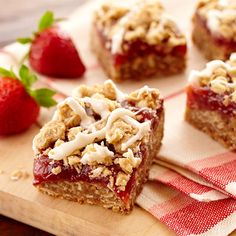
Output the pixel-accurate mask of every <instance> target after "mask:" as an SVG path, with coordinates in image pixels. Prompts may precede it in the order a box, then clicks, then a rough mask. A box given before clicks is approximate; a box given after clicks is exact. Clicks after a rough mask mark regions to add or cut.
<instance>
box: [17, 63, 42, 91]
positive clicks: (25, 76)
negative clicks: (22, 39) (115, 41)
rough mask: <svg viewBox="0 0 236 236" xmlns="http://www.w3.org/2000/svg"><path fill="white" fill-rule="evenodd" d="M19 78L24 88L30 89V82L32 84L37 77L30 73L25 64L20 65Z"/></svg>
mask: <svg viewBox="0 0 236 236" xmlns="http://www.w3.org/2000/svg"><path fill="white" fill-rule="evenodd" d="M19 75H20V80H21V82H22V84H23V85H24V86H25V88H26V89H30V87H31V86H32V84H34V83H35V82H36V81H37V80H38V78H37V76H36V75H35V74H34V73H32V72H31V71H30V70H29V68H28V67H27V66H25V65H22V66H21V68H20V71H19Z"/></svg>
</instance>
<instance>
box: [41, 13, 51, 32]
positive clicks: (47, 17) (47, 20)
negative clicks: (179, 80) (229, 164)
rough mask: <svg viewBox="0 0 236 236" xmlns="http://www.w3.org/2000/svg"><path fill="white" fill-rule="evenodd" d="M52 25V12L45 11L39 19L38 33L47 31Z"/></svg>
mask: <svg viewBox="0 0 236 236" xmlns="http://www.w3.org/2000/svg"><path fill="white" fill-rule="evenodd" d="M53 23H54V15H53V12H51V11H47V12H45V13H44V15H43V16H42V17H41V19H40V21H39V25H38V31H39V32H42V31H43V30H45V29H47V28H48V27H50V26H52V25H53Z"/></svg>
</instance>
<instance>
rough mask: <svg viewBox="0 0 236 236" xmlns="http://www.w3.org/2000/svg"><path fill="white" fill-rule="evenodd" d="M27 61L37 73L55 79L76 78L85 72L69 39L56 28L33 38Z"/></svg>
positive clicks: (51, 28)
mask: <svg viewBox="0 0 236 236" xmlns="http://www.w3.org/2000/svg"><path fill="white" fill-rule="evenodd" d="M29 61H30V65H31V67H32V68H33V69H34V70H35V71H37V72H38V73H40V74H43V75H47V76H52V77H57V78H78V77H81V76H82V75H83V74H84V72H85V66H84V65H83V63H82V61H81V59H80V57H79V54H78V52H77V50H76V48H75V45H74V44H73V42H72V40H71V38H70V37H69V36H68V35H67V34H66V33H65V32H62V30H60V29H59V28H58V27H50V28H48V29H46V30H44V31H42V32H40V33H39V34H38V35H37V36H36V37H35V39H34V40H33V42H32V45H31V49H30V54H29Z"/></svg>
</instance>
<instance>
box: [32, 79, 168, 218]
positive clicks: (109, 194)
mask: <svg viewBox="0 0 236 236" xmlns="http://www.w3.org/2000/svg"><path fill="white" fill-rule="evenodd" d="M163 122H164V111H163V99H162V97H161V96H160V93H159V91H158V90H157V89H151V88H149V87H147V86H145V87H143V88H141V89H139V90H137V91H134V92H132V93H130V94H129V95H128V94H124V93H122V92H121V91H120V90H118V88H117V87H116V86H115V85H114V84H113V82H111V80H109V81H106V82H105V83H104V85H103V86H99V85H96V86H93V87H87V86H84V85H82V86H80V87H78V88H77V89H76V90H75V91H74V93H73V96H72V97H68V98H66V99H65V100H64V101H63V102H61V103H60V104H59V105H58V107H57V110H56V112H55V115H54V117H53V119H52V120H51V121H50V122H49V123H47V124H46V125H45V126H44V127H43V128H42V129H41V130H40V132H39V134H37V135H36V137H35V138H34V141H33V149H34V152H35V159H34V170H33V172H34V185H35V186H36V187H37V188H38V189H39V190H40V191H42V192H44V193H47V194H49V195H52V196H54V197H59V198H64V199H68V200H72V201H77V202H79V203H89V204H96V205H100V206H103V207H105V208H111V209H112V210H113V211H118V212H121V213H128V212H130V211H131V210H132V208H133V205H134V202H135V199H136V197H137V195H138V194H139V193H140V191H141V189H142V186H143V184H144V183H145V182H146V180H147V178H148V172H149V168H150V166H151V164H152V161H153V159H154V157H155V156H156V155H157V153H158V150H159V148H160V145H161V140H162V137H163Z"/></svg>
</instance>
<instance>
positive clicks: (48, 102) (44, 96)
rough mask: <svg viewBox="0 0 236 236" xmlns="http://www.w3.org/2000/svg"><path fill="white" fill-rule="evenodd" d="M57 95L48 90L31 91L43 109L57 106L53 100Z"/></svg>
mask: <svg viewBox="0 0 236 236" xmlns="http://www.w3.org/2000/svg"><path fill="white" fill-rule="evenodd" d="M55 94H56V92H55V91H53V90H51V89H47V88H42V89H36V90H31V91H30V95H31V96H32V97H33V98H34V99H35V100H36V101H37V103H38V104H39V105H40V106H42V107H52V106H55V105H56V104H57V102H56V101H55V100H54V99H53V96H54V95H55Z"/></svg>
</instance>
